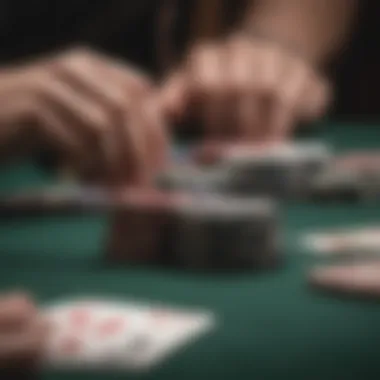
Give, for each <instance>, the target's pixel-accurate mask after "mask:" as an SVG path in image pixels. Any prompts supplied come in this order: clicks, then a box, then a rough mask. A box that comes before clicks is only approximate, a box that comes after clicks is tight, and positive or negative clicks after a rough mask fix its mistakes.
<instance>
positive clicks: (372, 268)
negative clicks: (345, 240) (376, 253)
mask: <svg viewBox="0 0 380 380" xmlns="http://www.w3.org/2000/svg"><path fill="white" fill-rule="evenodd" d="M309 282H310V284H311V285H312V286H313V287H315V288H317V289H320V290H325V291H329V292H333V293H338V294H341V295H345V296H357V297H365V298H374V299H379V297H380V261H379V260H374V261H365V262H363V263H356V262H354V263H348V264H347V263H344V264H339V265H330V266H325V267H321V268H316V269H314V270H313V271H311V273H310V275H309Z"/></svg>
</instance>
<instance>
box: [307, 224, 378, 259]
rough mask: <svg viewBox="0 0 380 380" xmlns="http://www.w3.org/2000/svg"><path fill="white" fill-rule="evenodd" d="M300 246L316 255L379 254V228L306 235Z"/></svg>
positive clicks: (347, 229)
mask: <svg viewBox="0 0 380 380" xmlns="http://www.w3.org/2000/svg"><path fill="white" fill-rule="evenodd" d="M301 241H302V245H303V246H304V247H305V248H307V249H308V251H311V252H313V253H315V254H318V255H339V254H356V255H358V254H360V255H363V254H365V253H367V254H368V253H377V252H378V253H380V226H372V227H366V228H364V227H357V228H355V227H351V228H346V229H344V228H342V229H335V230H331V231H321V232H316V233H308V234H306V235H305V236H303V237H302V238H301Z"/></svg>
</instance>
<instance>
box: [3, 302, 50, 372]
mask: <svg viewBox="0 0 380 380" xmlns="http://www.w3.org/2000/svg"><path fill="white" fill-rule="evenodd" d="M47 331H48V328H47V326H46V325H45V323H44V321H43V320H42V318H41V317H40V316H39V314H38V311H37V308H36V307H35V305H34V304H33V301H32V300H30V299H29V298H28V297H27V296H26V295H23V294H6V295H2V296H1V297H0V369H10V368H13V369H20V368H25V367H28V366H33V364H34V363H35V362H36V361H37V360H38V358H39V355H40V354H41V351H42V349H43V348H44V344H45V341H46V336H47Z"/></svg>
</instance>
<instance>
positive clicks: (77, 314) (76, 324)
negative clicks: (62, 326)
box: [69, 309, 91, 329]
mask: <svg viewBox="0 0 380 380" xmlns="http://www.w3.org/2000/svg"><path fill="white" fill-rule="evenodd" d="M90 322H91V313H90V311H89V310H87V309H76V310H73V311H72V312H71V313H70V315H69V324H70V326H71V327H72V328H75V329H82V328H85V327H87V326H88V325H89V324H90Z"/></svg>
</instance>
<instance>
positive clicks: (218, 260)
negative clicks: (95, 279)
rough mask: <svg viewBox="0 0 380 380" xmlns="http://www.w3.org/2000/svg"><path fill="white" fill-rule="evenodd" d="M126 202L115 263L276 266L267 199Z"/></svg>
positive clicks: (117, 225) (114, 238)
mask: <svg viewBox="0 0 380 380" xmlns="http://www.w3.org/2000/svg"><path fill="white" fill-rule="evenodd" d="M157 194H159V195H155V196H154V197H151V196H149V197H145V196H141V194H140V196H139V201H138V202H136V199H135V200H133V202H132V198H129V200H128V202H129V206H125V205H124V207H123V210H122V211H120V212H118V213H116V214H115V215H114V219H113V227H112V230H111V237H110V241H109V245H108V249H107V252H108V256H107V257H108V258H109V259H110V260H111V261H112V262H114V263H122V262H127V263H131V262H134V263H146V262H150V263H152V262H155V263H164V264H170V265H175V266H177V267H185V268H192V269H200V270H212V269H221V270H223V269H236V270H245V269H260V268H270V267H273V266H275V265H276V264H277V263H278V262H280V255H279V247H278V238H277V236H278V225H277V220H278V217H277V210H276V208H275V206H274V204H273V202H271V201H269V200H259V199H256V200H248V199H242V198H234V197H225V196H221V195H218V196H217V195H213V194H193V193H177V194H173V193H167V192H159V193H157Z"/></svg>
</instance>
